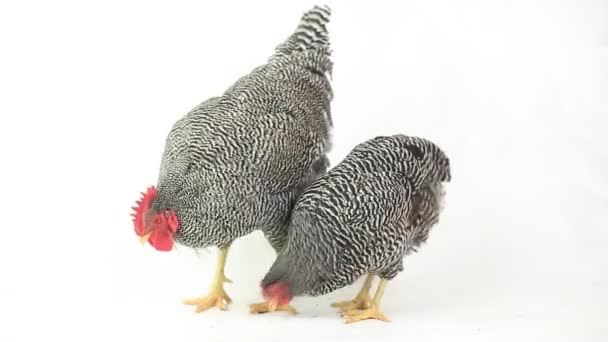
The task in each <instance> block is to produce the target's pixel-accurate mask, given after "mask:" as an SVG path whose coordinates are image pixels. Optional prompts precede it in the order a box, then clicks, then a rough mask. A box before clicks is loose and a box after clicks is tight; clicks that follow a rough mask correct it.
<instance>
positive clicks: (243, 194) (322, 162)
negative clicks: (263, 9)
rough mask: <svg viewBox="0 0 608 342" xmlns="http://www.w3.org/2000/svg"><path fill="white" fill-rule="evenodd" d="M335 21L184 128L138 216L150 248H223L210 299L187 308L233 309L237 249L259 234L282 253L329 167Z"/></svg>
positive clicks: (307, 27)
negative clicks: (295, 213)
mask: <svg viewBox="0 0 608 342" xmlns="http://www.w3.org/2000/svg"><path fill="white" fill-rule="evenodd" d="M329 18H330V9H329V8H328V7H319V6H315V7H314V8H312V9H311V10H309V11H308V12H306V13H304V14H303V16H302V17H301V20H300V23H299V25H298V26H297V28H296V30H295V32H294V33H293V34H292V35H291V36H289V37H288V38H287V40H286V41H285V42H283V43H282V44H280V45H278V46H277V48H276V50H275V52H274V54H273V55H272V56H271V57H270V58H269V59H268V61H267V63H266V64H264V65H261V66H259V67H257V68H255V69H254V70H253V71H251V72H250V73H249V74H247V75H245V76H243V77H242V78H240V79H239V80H238V81H236V82H235V83H234V84H233V85H232V86H231V87H230V88H229V89H228V90H226V91H225V92H224V93H223V94H222V95H221V96H219V97H213V98H210V99H208V100H206V101H204V102H203V103H201V104H200V105H198V106H197V107H196V108H194V109H193V110H192V111H190V112H189V113H188V114H186V115H185V116H184V117H182V118H181V119H180V120H178V121H177V122H176V123H175V124H174V125H173V127H172V129H171V131H170V132H169V134H168V137H167V139H166V145H165V149H164V152H163V154H162V162H161V165H160V172H159V178H158V182H157V186H156V187H155V186H151V187H149V188H148V189H147V192H145V193H142V195H143V197H142V198H141V199H140V200H139V201H138V202H137V206H136V207H134V209H135V212H134V214H133V216H134V218H133V222H134V225H135V232H136V233H137V235H138V236H139V237H140V238H141V241H142V243H145V241H148V242H149V243H150V244H151V245H152V246H153V247H154V248H156V249H157V250H159V251H169V250H171V249H172V247H173V244H174V242H177V243H179V244H181V245H184V246H187V247H192V248H204V247H208V246H218V247H219V251H220V252H219V256H218V260H217V266H216V267H217V268H216V273H215V279H214V280H213V282H212V284H211V288H210V290H209V293H208V295H207V296H206V297H202V298H197V299H190V300H186V301H185V303H186V304H191V305H196V311H197V312H200V311H203V310H206V309H208V308H211V307H214V306H216V307H219V308H220V309H222V310H224V309H225V304H226V303H230V302H231V299H230V297H229V296H228V295H227V294H226V292H225V290H224V286H223V283H224V282H229V280H228V279H227V278H226V277H225V276H224V265H225V263H226V256H227V254H228V248H229V246H230V244H231V243H232V242H233V241H234V240H235V239H237V238H239V237H242V236H244V235H246V234H249V233H251V232H252V231H254V230H256V229H259V230H262V231H263V233H264V235H265V237H266V238H267V239H268V241H269V243H270V244H271V246H272V247H273V248H274V249H275V250H276V251H277V252H278V251H279V250H280V249H281V248H282V246H283V244H284V242H285V238H286V234H287V230H286V228H287V226H286V225H287V223H288V218H289V214H290V212H291V209H292V208H293V205H294V203H295V200H296V199H297V197H298V196H299V195H300V194H301V192H302V191H303V190H304V189H305V188H306V187H307V186H308V185H309V184H310V183H311V182H312V181H313V180H315V179H316V178H317V177H318V176H319V175H320V174H322V173H324V172H325V170H326V168H327V166H328V160H327V158H326V156H325V154H326V152H327V151H328V149H329V145H330V128H331V119H330V102H331V100H332V91H331V86H330V82H329V79H328V77H329V75H330V74H331V69H332V62H331V60H330V54H331V52H330V44H329V36H328V32H327V29H326V24H327V23H328V22H329Z"/></svg>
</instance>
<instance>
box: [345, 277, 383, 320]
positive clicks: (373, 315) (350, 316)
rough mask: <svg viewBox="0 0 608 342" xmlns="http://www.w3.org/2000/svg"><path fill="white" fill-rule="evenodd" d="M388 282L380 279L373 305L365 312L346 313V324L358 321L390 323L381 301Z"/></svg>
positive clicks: (352, 311)
mask: <svg viewBox="0 0 608 342" xmlns="http://www.w3.org/2000/svg"><path fill="white" fill-rule="evenodd" d="M386 283H387V280H386V279H380V284H379V285H378V290H376V294H375V295H374V299H373V300H372V303H371V305H370V306H369V307H368V308H367V309H364V310H349V311H346V312H344V316H345V317H346V322H345V323H353V322H357V321H362V320H365V319H378V320H381V321H385V322H389V319H388V318H387V317H386V316H384V315H383V314H382V313H381V312H380V310H379V307H380V299H382V295H383V294H384V288H385V287H386Z"/></svg>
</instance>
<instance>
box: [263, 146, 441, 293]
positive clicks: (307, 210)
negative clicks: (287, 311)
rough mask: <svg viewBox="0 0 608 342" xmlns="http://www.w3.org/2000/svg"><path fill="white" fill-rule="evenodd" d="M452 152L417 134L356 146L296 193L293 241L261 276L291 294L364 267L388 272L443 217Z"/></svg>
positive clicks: (328, 285) (321, 289)
mask: <svg viewBox="0 0 608 342" xmlns="http://www.w3.org/2000/svg"><path fill="white" fill-rule="evenodd" d="M450 178H451V176H450V166H449V159H448V158H447V156H446V155H445V153H444V152H443V151H441V150H440V149H439V148H438V147H437V146H436V145H435V144H433V143H432V142H430V141H428V140H426V139H423V138H418V137H409V136H405V135H395V136H390V137H377V138H375V139H372V140H369V141H367V142H364V143H362V144H360V145H358V146H356V147H355V149H354V150H353V151H352V152H351V153H349V154H348V155H347V156H346V158H345V159H344V160H343V161H342V162H341V163H340V164H338V165H337V166H336V167H334V168H333V169H332V170H330V171H329V172H327V173H326V174H325V175H323V176H321V177H320V178H319V179H317V180H316V181H315V182H314V183H313V184H312V185H311V186H310V187H309V188H308V189H307V190H306V191H305V192H304V193H303V194H302V196H301V197H300V198H299V199H298V201H297V203H296V205H295V207H294V210H293V213H292V217H291V222H290V225H289V233H288V239H287V245H286V247H285V249H284V250H283V251H282V252H281V253H280V254H279V256H278V257H277V259H276V261H275V263H274V264H273V266H272V267H271V269H270V271H269V272H268V274H267V275H266V276H265V278H264V280H263V281H262V286H264V287H266V286H268V285H270V284H273V283H275V282H284V283H286V284H287V286H288V288H289V291H290V293H291V295H294V296H297V295H312V296H315V295H321V294H325V293H328V292H331V291H334V290H336V289H339V288H341V287H344V286H347V285H350V284H352V283H353V282H354V281H356V280H357V279H358V278H359V277H360V276H362V275H363V274H365V273H371V274H377V275H379V276H380V277H382V278H385V279H388V280H390V279H392V278H394V277H395V276H396V275H397V273H398V272H400V271H401V270H402V269H403V257H404V256H405V255H407V254H409V253H411V252H414V251H415V250H416V248H417V247H418V246H419V245H420V244H421V243H423V242H425V241H426V240H427V238H428V235H429V230H430V229H431V228H432V227H433V226H434V225H435V224H436V223H437V222H438V219H439V214H440V212H441V203H442V200H443V197H444V189H443V185H442V182H447V181H449V180H450Z"/></svg>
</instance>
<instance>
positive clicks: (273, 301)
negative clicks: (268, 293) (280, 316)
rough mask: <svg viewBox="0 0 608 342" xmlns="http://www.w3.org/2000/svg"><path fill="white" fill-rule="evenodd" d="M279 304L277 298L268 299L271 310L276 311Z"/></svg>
mask: <svg viewBox="0 0 608 342" xmlns="http://www.w3.org/2000/svg"><path fill="white" fill-rule="evenodd" d="M277 306H279V300H278V299H276V298H272V299H271V300H270V301H268V311H269V312H274V311H276V310H277Z"/></svg>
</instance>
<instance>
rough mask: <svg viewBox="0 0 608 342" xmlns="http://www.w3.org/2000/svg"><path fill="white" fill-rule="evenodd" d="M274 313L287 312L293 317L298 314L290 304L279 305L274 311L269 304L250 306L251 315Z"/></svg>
mask: <svg viewBox="0 0 608 342" xmlns="http://www.w3.org/2000/svg"><path fill="white" fill-rule="evenodd" d="M272 311H287V312H289V313H290V314H292V315H295V314H297V313H298V312H297V311H296V309H294V308H293V306H291V305H289V304H279V305H277V306H276V308H275V309H274V310H273V309H272V308H270V305H269V303H268V302H264V303H259V304H251V305H249V313H251V314H260V313H267V312H272Z"/></svg>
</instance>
